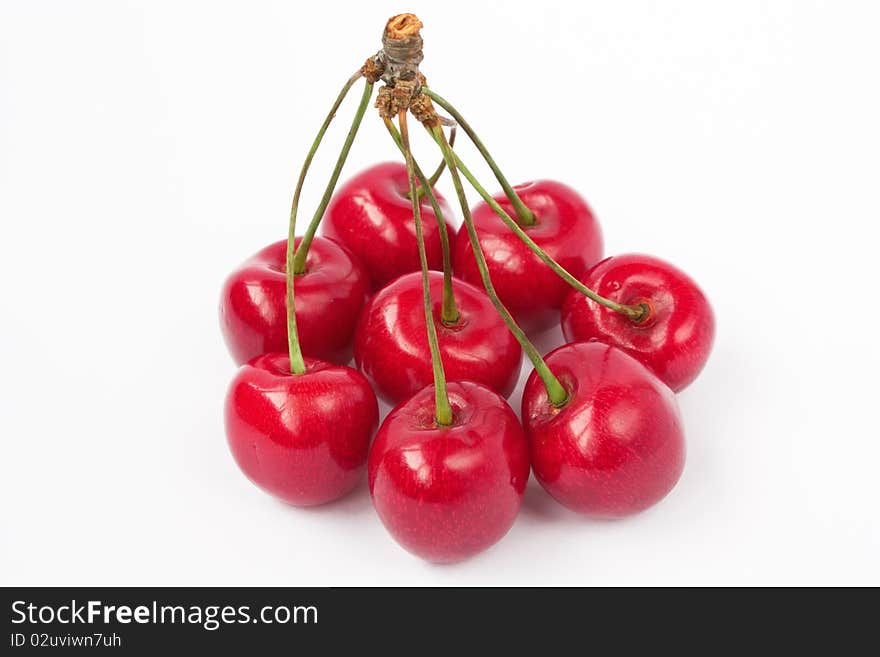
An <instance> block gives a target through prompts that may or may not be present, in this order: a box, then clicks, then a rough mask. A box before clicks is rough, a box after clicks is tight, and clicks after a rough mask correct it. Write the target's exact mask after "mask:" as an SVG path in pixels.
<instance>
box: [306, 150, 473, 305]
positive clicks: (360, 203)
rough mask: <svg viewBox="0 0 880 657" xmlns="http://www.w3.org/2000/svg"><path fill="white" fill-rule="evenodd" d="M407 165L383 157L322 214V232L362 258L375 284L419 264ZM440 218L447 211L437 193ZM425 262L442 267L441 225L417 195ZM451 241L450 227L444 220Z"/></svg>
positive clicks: (448, 213) (449, 213)
mask: <svg viewBox="0 0 880 657" xmlns="http://www.w3.org/2000/svg"><path fill="white" fill-rule="evenodd" d="M408 191H409V180H408V178H407V175H406V166H404V165H403V164H401V163H399V162H386V163H384V164H377V165H375V166H372V167H370V168H369V169H366V170H364V171H362V172H360V173H359V174H357V175H356V176H355V177H354V178H352V179H350V180H349V181H348V182H346V183H345V184H344V185H343V186H342V187H341V188H340V189H339V191H337V192H336V194H335V195H334V196H333V198H332V199H331V201H330V205H329V206H327V212H326V213H325V214H324V219H323V220H322V226H323V229H322V231H323V234H324V235H325V236H326V237H330V238H332V239H334V240H337V241H338V242H340V243H341V244H344V245H345V246H347V247H348V248H349V249H351V251H352V252H353V253H354V254H355V255H356V256H357V257H358V258H359V259H360V261H361V262H362V263H363V264H364V266H365V267H366V269H367V271H368V272H369V274H370V277H371V278H372V281H373V286H374V288H375V289H378V288H380V287H382V286H384V285H385V284H386V283H388V282H390V281H392V280H394V279H395V278H397V277H398V276H401V275H402V274H408V273H410V272H413V271H418V270H419V269H420V265H419V252H418V245H417V242H416V228H415V222H414V220H413V214H412V205H411V203H410V200H409V198H407V196H406V194H407V192H408ZM435 194H436V196H437V202H438V203H439V204H440V208H441V209H442V210H443V216H444V217H445V218H447V219H448V218H450V217H452V211H451V210H450V209H449V206H448V205H447V203H446V201H445V200H444V199H443V197H442V196H440V194H437V193H436V192H435ZM421 210H422V226H423V231H424V236H425V250H426V251H427V254H428V267H430V268H431V269H436V270H442V269H443V253H442V250H441V248H440V229H439V226H438V225H437V218H436V215H435V214H434V210H433V208H432V207H431V203H430V202H429V201H428V199H427V197H423V198H422V201H421ZM447 232H448V233H449V240H450V242H453V241H454V238H455V232H454V230H453V228H452V227H451V226H450V225H449V222H448V221H447Z"/></svg>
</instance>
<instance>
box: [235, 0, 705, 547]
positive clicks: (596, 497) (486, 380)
mask: <svg viewBox="0 0 880 657" xmlns="http://www.w3.org/2000/svg"><path fill="white" fill-rule="evenodd" d="M420 28H421V23H420V22H419V20H418V19H417V18H416V17H415V16H413V15H412V14H401V15H399V16H395V17H394V18H392V19H391V20H389V21H388V23H387V25H386V28H385V31H384V34H383V47H382V49H381V50H380V51H379V52H378V53H377V54H376V55H375V56H373V57H371V58H369V59H368V60H367V62H366V64H365V65H364V66H363V67H362V68H361V69H359V70H358V71H357V72H356V73H355V74H354V75H353V76H352V77H351V78H350V79H349V80H348V81H347V82H346V84H345V86H344V87H343V89H342V91H341V92H340V94H339V97H338V98H337V99H336V102H335V103H334V104H333V107H332V108H331V110H330V112H329V114H328V116H327V119H326V120H325V122H324V124H323V125H322V127H321V129H320V131H319V133H318V136H317V138H316V139H315V142H314V144H313V146H312V148H311V150H310V151H309V154H308V156H307V158H306V161H305V164H304V166H303V168H302V172H301V174H300V178H299V181H298V183H297V186H296V191H295V193H294V200H293V206H292V209H291V218H290V225H289V229H288V238H287V239H286V240H283V241H281V242H277V243H275V244H271V245H270V246H268V247H266V248H265V249H263V250H262V251H260V252H259V253H257V254H256V255H255V256H253V257H252V258H250V259H249V260H248V261H246V262H245V263H244V265H243V266H242V267H240V268H239V269H238V270H237V271H235V272H234V273H233V274H232V275H231V276H230V277H229V278H228V280H227V281H226V283H225V285H224V288H223V293H222V302H221V323H222V328H223V333H224V336H225V338H226V342H227V344H228V346H229V349H230V351H231V352H232V355H233V357H234V359H235V360H236V362H237V363H239V364H241V369H240V370H239V371H238V373H237V375H236V376H235V378H234V380H233V381H232V384H231V386H230V388H229V393H228V396H227V400H226V431H227V435H228V440H229V445H230V448H231V450H232V453H233V455H234V457H235V459H236V461H237V463H238V465H239V466H240V468H241V469H242V471H243V472H244V473H245V474H246V475H247V476H248V477H249V478H250V479H251V480H252V481H253V482H254V483H256V484H257V485H258V486H260V487H261V488H262V489H264V490H265V491H267V492H268V493H270V494H272V495H274V496H276V497H278V498H280V499H282V500H284V501H285V502H288V503H290V504H293V505H298V506H308V505H317V504H323V503H326V502H329V501H331V500H335V499H337V498H339V497H341V496H343V495H345V494H346V493H348V492H349V491H351V490H352V489H353V488H354V487H356V486H357V485H358V483H359V482H360V481H362V478H363V471H364V469H367V471H368V482H369V489H370V493H371V495H372V499H373V503H374V505H375V508H376V511H377V512H378V514H379V517H380V518H381V520H382V522H383V523H384V524H385V526H386V527H387V529H388V531H389V532H390V533H391V534H392V536H393V537H394V538H395V539H396V540H397V541H398V542H399V543H400V544H401V545H402V546H403V547H405V548H406V549H408V550H410V551H411V552H414V553H415V554H417V555H419V556H421V557H423V558H425V559H428V560H431V561H456V560H459V559H463V558H466V557H469V556H471V555H473V554H476V553H478V552H480V551H482V550H485V549H486V548H488V547H489V546H491V545H492V544H493V543H495V542H496V541H498V540H499V539H500V538H501V537H502V536H504V534H505V533H506V532H507V531H508V529H510V527H511V525H512V524H513V522H514V520H515V518H516V515H517V512H518V510H519V507H520V504H521V502H522V498H523V494H524V491H525V487H526V483H527V481H528V478H529V472H530V470H532V471H534V473H535V476H536V478H537V480H538V481H539V482H540V484H541V486H543V487H544V489H545V490H546V491H547V492H548V493H549V494H550V495H552V496H553V497H554V498H555V499H556V500H558V501H559V502H560V503H561V504H563V505H565V506H566V507H568V508H570V509H574V510H575V511H578V512H580V513H583V514H586V515H589V516H593V517H602V518H618V517H622V516H626V515H629V514H633V513H636V512H638V511H641V510H643V509H646V508H647V507H649V506H651V505H653V504H655V503H656V502H658V501H659V500H660V499H661V498H663V497H664V496H665V495H666V494H667V493H668V492H669V491H670V490H671V489H672V487H673V486H674V485H675V483H676V482H677V481H678V478H679V476H680V475H681V472H682V469H683V467H684V460H685V443H684V436H683V433H682V421H681V417H680V415H679V411H678V406H677V404H676V399H675V394H674V393H675V392H678V391H680V390H681V389H683V388H684V387H685V386H687V385H688V384H689V383H691V381H693V380H694V378H695V377H696V376H697V374H698V373H699V372H700V370H701V369H702V367H703V365H704V364H705V362H706V359H707V358H708V356H709V351H710V349H711V346H712V340H713V336H714V320H713V315H712V310H711V308H710V306H709V303H708V302H707V300H706V297H705V296H704V295H703V293H702V292H701V291H700V289H699V288H698V287H697V285H696V284H695V283H694V282H693V281H692V280H691V279H690V278H689V277H688V276H687V275H686V274H684V273H683V272H681V271H680V270H678V269H676V268H675V267H673V266H672V265H670V264H668V263H666V262H663V261H661V260H658V259H656V258H653V257H649V256H645V255H620V256H612V257H607V258H604V259H603V255H604V254H603V244H602V236H601V233H600V228H599V225H598V223H597V221H596V218H595V217H594V216H593V213H592V212H591V210H590V208H589V206H588V205H587V203H586V202H585V201H584V199H583V198H581V196H580V195H578V193H577V192H575V191H574V190H573V189H571V188H570V187H567V186H565V185H563V184H561V183H558V182H553V181H547V180H544V181H538V182H530V183H526V184H523V185H518V186H511V185H510V184H509V183H508V182H507V180H506V179H505V177H504V176H503V174H502V173H501V171H500V169H499V167H498V166H497V164H496V163H495V161H494V160H493V159H492V157H491V156H490V155H489V153H488V151H487V150H486V148H485V146H484V144H483V143H482V142H481V141H480V139H479V138H478V137H477V135H476V134H475V132H474V131H473V129H472V128H471V126H470V125H469V124H468V123H467V122H466V121H465V120H464V118H463V117H462V116H461V115H460V114H459V112H458V111H457V110H456V109H455V108H454V107H453V106H452V105H451V104H450V103H448V102H447V101H446V100H444V99H443V98H441V97H440V96H439V95H437V94H436V93H435V92H434V91H433V90H432V89H429V87H428V86H427V83H426V81H425V78H424V76H423V75H422V74H421V72H420V71H419V69H418V65H419V63H420V62H421V60H422V39H421V36H420V34H419V31H420ZM360 78H364V79H365V80H366V83H365V86H364V93H363V96H362V98H361V103H360V105H359V107H358V110H357V112H356V114H355V118H354V120H353V122H352V126H351V129H350V131H349V133H348V137H347V139H346V141H345V144H344V146H343V148H342V151H341V152H340V155H339V158H338V159H337V162H336V166H335V168H334V171H333V173H332V175H331V177H330V181H329V182H328V184H327V187H326V190H325V193H324V195H323V198H322V199H321V202H320V204H319V207H318V208H317V210H316V212H315V214H314V216H313V218H312V221H311V223H310V224H309V226H308V228H307V230H306V232H305V234H304V235H303V237H301V238H295V220H296V214H297V208H298V204H299V198H300V192H301V190H302V187H303V183H304V181H305V178H306V173H307V171H308V169H309V165H310V164H311V161H312V158H313V156H314V154H315V152H316V150H317V148H318V146H319V144H320V142H321V140H322V138H323V136H324V133H325V131H326V130H327V127H328V125H329V123H330V121H331V119H332V118H333V116H334V115H335V113H336V111H337V109H338V108H339V106H340V104H341V102H342V101H343V99H344V97H345V96H346V94H347V92H348V90H349V89H350V88H351V87H352V86H353V85H354V83H355V82H356V81H357V80H358V79H360ZM379 81H381V82H383V83H384V84H383V86H382V88H381V89H380V90H379V92H378V96H377V100H376V107H377V108H378V109H379V114H380V116H381V117H382V119H383V121H384V123H385V126H386V128H387V129H388V131H389V133H390V135H391V137H392V138H393V139H394V141H395V143H396V144H397V146H398V148H399V149H400V151H401V152H402V154H403V160H404V163H402V164H398V163H386V164H379V165H376V166H373V167H371V168H369V169H367V170H366V171H364V172H362V173H360V174H358V175H357V176H355V177H354V178H352V179H351V180H349V181H348V182H347V183H345V184H344V185H343V186H342V187H341V188H340V189H339V190H338V191H335V190H336V185H337V182H338V179H339V176H340V173H341V170H342V167H343V165H344V163H345V160H346V158H347V156H348V152H349V150H350V148H351V145H352V143H353V142H354V139H355V136H356V134H357V131H358V128H359V126H360V123H361V119H362V118H363V116H364V113H365V111H366V109H367V106H368V105H369V102H370V99H371V98H372V95H373V87H374V85H375V84H376V83H377V82H379ZM435 103H436V105H439V106H440V107H441V108H442V109H443V110H445V112H446V113H448V114H449V115H450V117H451V118H446V117H443V116H441V115H440V114H438V112H437V111H436V109H435V107H434V105H435ZM408 115H412V117H414V118H415V119H416V120H417V121H418V122H420V123H421V124H422V125H423V126H424V127H425V129H426V130H427V132H428V134H429V135H430V136H431V137H432V138H433V140H434V141H435V142H436V143H437V145H438V147H439V149H440V152H441V154H442V163H441V164H440V166H439V167H438V168H437V169H436V171H435V172H434V173H433V174H432V175H431V176H427V175H426V174H425V173H424V172H423V171H422V169H421V167H420V166H419V164H418V163H417V162H416V161H415V159H414V157H413V155H412V151H411V149H410V135H409V125H408ZM394 119H397V123H396V124H395V122H394ZM445 127H448V128H449V129H448V132H449V136H447V131H446V130H444V128H445ZM457 128H460V129H462V130H463V131H464V132H465V133H466V134H467V136H468V137H469V138H470V139H471V141H472V142H473V143H474V145H475V146H476V148H477V150H478V151H479V152H480V153H481V154H482V156H483V157H484V158H485V160H486V162H487V163H488V164H489V166H490V168H491V169H492V171H493V173H494V174H495V176H496V178H497V179H498V182H499V184H500V186H501V187H502V191H501V192H500V193H499V194H497V195H496V196H491V195H489V194H488V193H487V192H486V190H485V189H484V188H483V187H482V186H481V185H480V183H479V182H478V181H477V180H476V178H475V177H474V176H473V174H472V173H471V172H470V170H469V169H468V168H467V167H466V166H465V164H464V163H463V162H462V161H461V158H460V157H459V156H458V154H457V153H456V152H455V151H454V150H453V144H454V137H455V131H456V129H457ZM444 169H446V170H448V171H449V175H450V177H451V179H452V183H453V185H454V187H455V191H456V195H457V197H458V200H459V204H460V207H461V213H462V218H463V224H462V227H461V229H460V230H459V231H458V234H457V235H456V234H454V231H453V229H452V227H451V226H450V225H449V224H448V223H447V220H448V218H450V217H451V216H452V211H451V210H450V208H449V206H448V205H447V203H446V201H445V200H444V199H443V197H442V196H441V195H440V194H438V193H436V192H435V191H434V184H435V183H436V181H437V179H438V178H439V177H440V176H441V175H442V173H443V172H444ZM462 177H464V178H465V179H466V180H467V181H468V183H470V185H471V186H472V187H473V188H474V190H476V192H477V193H478V194H479V195H480V196H481V198H482V201H481V202H480V203H479V204H478V205H476V206H475V207H474V208H473V209H470V207H469V204H468V201H467V198H466V196H465V192H464V187H463V184H462ZM334 191H335V194H334ZM319 227H322V230H323V236H318V235H317V231H318V228H319ZM560 316H561V322H562V330H563V333H564V335H565V337H566V339H567V340H568V341H569V342H570V344H566V345H565V346H563V347H560V348H559V349H556V350H555V351H553V352H551V353H550V354H548V355H546V356H542V355H541V354H540V353H539V352H538V351H537V349H536V348H535V347H534V345H533V344H532V342H531V341H530V339H529V336H530V335H532V336H533V335H534V334H535V333H536V332H538V331H543V330H545V329H547V328H548V327H550V326H552V324H553V323H554V322H557V321H559V318H560ZM523 352H525V354H526V356H527V357H528V358H529V360H530V361H531V363H532V365H533V367H534V370H533V371H532V373H531V376H530V377H529V379H528V381H527V383H526V385H525V389H524V391H523V396H522V412H521V417H522V423H520V420H519V419H518V418H517V415H516V414H515V413H514V412H513V410H512V409H511V407H510V406H509V405H508V403H507V401H506V398H507V397H508V396H510V394H511V393H512V391H513V389H514V386H515V385H516V382H517V380H518V376H519V372H520V361H521V358H522V353H523ZM352 354H353V356H354V361H355V364H356V366H357V369H353V368H351V367H348V366H347V365H348V363H350V361H351V358H352ZM377 394H378V395H379V396H380V397H381V398H383V399H384V400H386V401H388V402H389V403H391V404H395V406H394V408H393V410H392V411H391V412H390V413H389V414H388V415H387V417H386V418H385V420H384V422H382V425H381V427H379V428H378V433H377V432H376V428H377V426H378V424H379V411H378V403H377V397H376V395H377ZM374 434H375V435H374Z"/></svg>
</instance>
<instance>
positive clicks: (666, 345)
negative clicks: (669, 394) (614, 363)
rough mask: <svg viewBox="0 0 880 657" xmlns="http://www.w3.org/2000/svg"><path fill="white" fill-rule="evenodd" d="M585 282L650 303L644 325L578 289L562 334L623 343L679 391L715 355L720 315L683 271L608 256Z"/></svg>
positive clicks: (565, 312) (640, 258)
mask: <svg viewBox="0 0 880 657" xmlns="http://www.w3.org/2000/svg"><path fill="white" fill-rule="evenodd" d="M581 281H582V282H583V283H584V285H586V286H587V287H589V288H590V289H591V290H593V291H594V292H596V293H597V294H599V295H600V296H603V297H605V298H607V299H611V300H612V301H616V302H618V303H622V304H626V305H629V304H639V303H647V304H648V305H649V308H650V311H649V315H648V317H647V319H645V320H644V321H640V322H638V323H636V322H633V321H632V320H630V319H628V318H626V317H625V316H623V315H621V314H620V313H617V312H614V311H611V310H608V309H607V308H604V307H602V306H600V305H599V304H597V303H594V302H592V301H590V300H589V299H587V298H586V297H585V296H583V295H582V294H580V293H579V292H577V291H576V290H572V292H571V293H570V294H569V295H568V296H567V297H566V300H565V303H564V304H563V306H562V332H563V334H564V335H565V338H566V339H567V340H569V341H570V342H586V341H589V340H598V341H600V342H605V343H606V344H610V345H613V346H615V347H618V348H620V349H622V350H623V351H625V352H626V353H628V354H629V355H630V356H632V357H633V358H635V359H636V360H638V361H640V362H642V363H644V364H645V365H647V366H648V368H650V369H651V370H652V371H653V372H654V373H655V374H656V375H657V376H659V377H660V379H661V380H663V381H664V382H665V383H666V385H668V386H669V387H670V388H672V389H673V390H674V391H676V392H678V391H680V390H682V389H684V388H685V387H687V385H688V384H689V383H691V382H692V381H693V380H694V379H695V378H696V377H697V375H698V374H699V373H700V371H701V370H702V369H703V366H704V365H705V364H706V360H708V358H709V352H710V351H711V350H712V342H713V340H714V338H715V317H714V315H713V313H712V307H711V306H710V305H709V301H708V300H707V299H706V295H705V294H703V292H702V291H701V290H700V288H699V287H697V284H696V283H694V281H693V280H691V278H690V277H689V276H688V275H687V274H685V273H684V272H683V271H681V270H679V269H677V268H675V267H673V266H672V265H670V264H669V263H667V262H663V261H662V260H659V259H657V258H652V257H651V256H646V255H620V256H613V257H610V258H606V259H605V260H603V261H602V262H600V263H598V264H597V265H596V266H594V267H593V268H592V269H590V270H589V271H588V272H587V273H586V274H585V275H584V276H583V277H582V279H581Z"/></svg>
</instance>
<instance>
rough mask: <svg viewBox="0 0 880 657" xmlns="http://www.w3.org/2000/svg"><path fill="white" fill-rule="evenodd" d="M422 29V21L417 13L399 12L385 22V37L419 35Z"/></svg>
mask: <svg viewBox="0 0 880 657" xmlns="http://www.w3.org/2000/svg"><path fill="white" fill-rule="evenodd" d="M421 29H422V21H420V20H419V17H418V16H416V15H415V14H397V16H392V17H391V18H389V19H388V22H387V23H386V24H385V37H386V38H388V39H405V38H407V37H410V36H418V34H419V30H421Z"/></svg>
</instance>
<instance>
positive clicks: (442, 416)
mask: <svg viewBox="0 0 880 657" xmlns="http://www.w3.org/2000/svg"><path fill="white" fill-rule="evenodd" d="M406 112H407V110H401V111H400V113H399V114H398V115H397V120H398V122H399V123H400V135H401V144H402V146H403V154H404V157H405V158H406V175H407V178H408V179H409V193H410V202H411V203H412V213H413V219H414V220H415V225H416V240H417V241H418V244H419V261H420V262H421V265H422V296H423V301H424V304H425V325H426V326H427V327H428V346H429V347H430V349H431V367H432V369H433V371H434V418H435V419H436V420H437V424H439V425H442V426H449V425H450V424H452V422H453V416H452V407H451V406H450V405H449V397H448V396H447V395H446V374H445V373H444V372H443V361H442V359H441V358H440V344H439V341H438V339H437V327H436V326H435V324H434V312H433V310H432V308H433V304H432V302H431V289H430V285H429V280H428V255H427V253H426V251H425V236H424V235H423V234H422V211H421V207H420V205H421V204H420V203H419V198H418V195H417V194H416V173H415V159H414V158H413V154H412V149H410V145H409V128H408V126H407V121H406ZM444 139H445V137H444ZM451 171H452V169H450V172H451Z"/></svg>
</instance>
